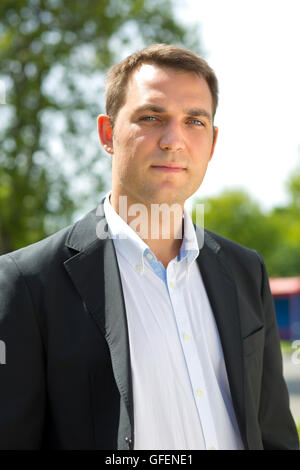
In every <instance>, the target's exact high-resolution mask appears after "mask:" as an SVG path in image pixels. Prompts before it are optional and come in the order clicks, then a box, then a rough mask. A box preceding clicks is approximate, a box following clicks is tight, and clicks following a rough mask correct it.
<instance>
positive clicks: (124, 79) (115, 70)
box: [105, 44, 218, 127]
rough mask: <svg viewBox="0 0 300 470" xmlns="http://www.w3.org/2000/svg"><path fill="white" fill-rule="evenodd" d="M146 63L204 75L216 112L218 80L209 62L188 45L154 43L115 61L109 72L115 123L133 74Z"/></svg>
mask: <svg viewBox="0 0 300 470" xmlns="http://www.w3.org/2000/svg"><path fill="white" fill-rule="evenodd" d="M144 63H150V64H155V65H159V66H162V67H170V68H173V69H177V70H182V71H187V72H196V73H197V74H198V75H201V76H202V77H203V78H204V79H205V80H206V82H207V84H208V86H209V89H210V92H211V96H212V104H213V116H214V115H215V113H216V109H217V105H218V80H217V78H216V76H215V73H214V71H213V70H212V69H211V68H210V66H209V65H208V64H207V62H206V61H205V60H204V59H202V58H201V57H199V56H197V55H196V54H194V52H191V51H189V50H188V49H185V48H184V47H179V46H173V45H168V44H152V45H151V46H148V47H146V48H145V49H142V50H140V51H137V52H134V53H133V54H131V55H130V56H128V57H126V58H125V59H124V60H122V61H121V62H120V63H118V64H116V65H113V66H112V67H111V68H110V69H109V71H108V73H107V77H106V86H105V97H106V114H107V115H108V116H109V117H110V120H111V124H112V127H113V126H114V123H115V120H116V117H117V114H118V112H119V110H120V108H121V107H122V106H123V105H124V103H125V100H126V89H127V83H128V79H129V76H130V74H131V73H132V72H133V71H134V70H135V69H136V68H137V67H139V66H140V65H142V64H144Z"/></svg>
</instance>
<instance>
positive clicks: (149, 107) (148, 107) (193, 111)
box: [136, 104, 212, 121]
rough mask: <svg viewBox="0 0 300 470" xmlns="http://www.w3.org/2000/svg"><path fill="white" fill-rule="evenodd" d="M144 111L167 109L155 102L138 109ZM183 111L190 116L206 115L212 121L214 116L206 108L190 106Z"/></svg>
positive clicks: (164, 110) (162, 111) (158, 111)
mask: <svg viewBox="0 0 300 470" xmlns="http://www.w3.org/2000/svg"><path fill="white" fill-rule="evenodd" d="M144 111H152V112H153V113H166V112H167V110H166V108H164V107H163V106H158V105H155V104H149V105H148V104H147V105H145V106H140V107H139V108H137V109H136V113H141V112H144ZM183 112H184V113H185V114H187V115H188V116H194V117H195V116H203V117H206V118H207V119H208V120H209V121H212V116H211V114H210V113H209V112H208V111H206V110H205V109H202V108H189V109H184V110H183Z"/></svg>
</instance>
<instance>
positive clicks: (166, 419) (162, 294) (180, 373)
mask: <svg viewBox="0 0 300 470" xmlns="http://www.w3.org/2000/svg"><path fill="white" fill-rule="evenodd" d="M109 195H110V192H109V193H108V194H107V195H106V198H105V201H104V213H105V217H106V219H107V223H108V230H109V234H110V236H111V237H112V238H113V242H114V245H115V249H116V254H117V259H118V264H119V269H120V274H121V281H122V287H123V293H124V299H125V306H126V315H127V322H128V333H129V347H130V356H131V372H132V385H133V406H134V449H135V450H138V449H156V450H160V449H162V450H180V449H182V450H192V449H243V448H244V447H243V444H242V441H241V437H240V433H239V429H238V425H237V422H236V417H235V412H234V409H233V405H232V400H231V394H230V390H229V384H228V378H227V373H226V368H225V362H224V357H223V351H222V347H221V343H220V338H219V334H218V330H217V326H216V323H215V319H214V315H213V312H212V310H211V306H210V303H209V300H208V297H207V294H206V290H205V287H204V284H203V281H202V277H201V273H200V270H199V267H198V264H197V262H196V261H195V260H196V258H197V257H198V255H199V247H198V242H197V237H196V233H195V229H194V226H193V223H192V220H191V217H190V215H189V214H188V212H187V210H186V209H185V210H184V219H183V221H184V238H183V241H182V245H181V249H180V252H179V254H178V256H177V257H176V258H174V259H172V260H171V261H170V262H169V264H168V266H167V269H165V268H164V266H163V265H162V263H161V262H159V261H158V260H157V258H156V256H155V255H154V253H153V252H152V251H151V250H150V249H149V247H148V245H147V244H146V243H145V242H144V241H143V240H142V239H141V238H140V237H139V236H138V234H137V233H136V232H135V231H134V230H133V229H132V228H131V227H130V226H129V225H128V224H126V222H125V221H124V220H123V219H122V218H121V217H120V216H119V215H118V214H117V213H116V211H115V210H114V209H113V207H112V206H111V204H110V201H109ZM117 237H120V238H119V239H118V238H117ZM187 240H189V243H187ZM200 256H201V252H200Z"/></svg>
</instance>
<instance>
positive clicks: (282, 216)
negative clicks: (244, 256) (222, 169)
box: [192, 170, 300, 276]
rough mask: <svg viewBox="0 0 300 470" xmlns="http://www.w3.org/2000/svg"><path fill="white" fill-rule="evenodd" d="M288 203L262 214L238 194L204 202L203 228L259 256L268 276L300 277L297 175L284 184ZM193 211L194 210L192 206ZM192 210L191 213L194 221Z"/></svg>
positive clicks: (299, 187)
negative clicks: (253, 250)
mask: <svg viewBox="0 0 300 470" xmlns="http://www.w3.org/2000/svg"><path fill="white" fill-rule="evenodd" d="M287 189H288V194H289V202H288V204H287V205H286V206H285V207H278V208H274V209H272V210H271V211H270V212H269V213H264V212H263V211H262V209H261V208H260V207H259V204H258V203H257V202H255V201H253V200H252V199H251V198H250V196H249V195H248V194H247V193H246V192H244V191H240V190H234V191H225V192H223V193H222V194H220V196H218V197H215V198H206V199H204V201H195V204H196V203H197V202H202V203H203V202H204V207H205V228H207V229H208V230H211V231H213V232H216V233H219V234H220V235H223V236H224V237H227V238H229V239H231V240H234V241H236V242H237V243H240V244H242V245H245V246H247V247H249V248H253V249H255V250H257V251H258V252H260V253H261V254H262V256H263V257H264V260H265V263H266V266H267V269H268V272H269V275H270V276H297V275H298V276H299V275H300V171H299V170H297V171H295V172H293V174H292V176H291V177H290V179H289V181H288V184H287ZM194 207H195V206H194ZM194 211H195V208H194V209H193V211H192V217H193V220H194V221H195V220H196V217H195V212H194Z"/></svg>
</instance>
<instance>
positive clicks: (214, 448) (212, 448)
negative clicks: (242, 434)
mask: <svg viewBox="0 0 300 470" xmlns="http://www.w3.org/2000/svg"><path fill="white" fill-rule="evenodd" d="M209 450H217V448H216V447H215V446H212V447H210V448H209Z"/></svg>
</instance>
